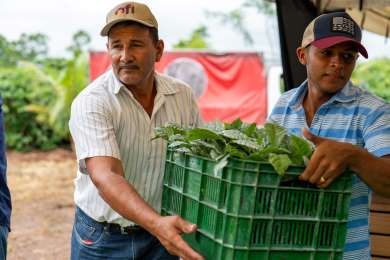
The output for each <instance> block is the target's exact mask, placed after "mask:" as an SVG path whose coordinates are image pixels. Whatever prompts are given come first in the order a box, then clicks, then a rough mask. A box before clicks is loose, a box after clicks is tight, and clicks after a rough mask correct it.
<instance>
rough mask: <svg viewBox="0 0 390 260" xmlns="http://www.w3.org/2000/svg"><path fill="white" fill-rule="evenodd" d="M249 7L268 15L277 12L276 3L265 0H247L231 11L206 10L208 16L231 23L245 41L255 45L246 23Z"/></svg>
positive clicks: (224, 23) (227, 23)
mask: <svg viewBox="0 0 390 260" xmlns="http://www.w3.org/2000/svg"><path fill="white" fill-rule="evenodd" d="M248 9H252V10H253V9H254V10H255V11H256V12H258V13H262V14H265V15H267V16H274V15H275V14H276V11H275V4H274V3H270V2H267V1H265V0H247V1H245V2H244V3H243V4H242V5H241V6H240V7H238V8H236V9H234V10H232V11H230V12H227V13H224V12H218V11H217V12H211V11H206V16H207V17H208V18H212V19H216V20H218V21H219V22H220V23H221V24H223V25H230V26H231V27H232V28H233V30H235V31H236V32H238V33H239V34H241V35H242V36H243V38H244V42H245V43H247V44H248V45H253V43H254V41H253V37H252V35H251V34H250V32H249V30H248V28H247V27H246V26H245V23H244V20H245V18H246V11H247V10H248Z"/></svg>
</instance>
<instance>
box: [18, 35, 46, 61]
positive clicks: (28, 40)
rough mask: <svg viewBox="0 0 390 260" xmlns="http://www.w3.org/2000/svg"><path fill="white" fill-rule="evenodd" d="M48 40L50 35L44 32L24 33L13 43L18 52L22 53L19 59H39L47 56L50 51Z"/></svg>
mask: <svg viewBox="0 0 390 260" xmlns="http://www.w3.org/2000/svg"><path fill="white" fill-rule="evenodd" d="M47 40H48V37H47V36H46V35H44V34H42V33H32V34H26V33H22V34H21V35H20V37H19V39H18V40H16V41H15V42H13V43H12V44H13V46H14V49H15V51H16V53H18V54H19V55H20V57H19V60H24V61H38V60H40V59H43V58H45V57H47V53H48V51H49V46H48V43H47Z"/></svg>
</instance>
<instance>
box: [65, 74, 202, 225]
mask: <svg viewBox="0 0 390 260" xmlns="http://www.w3.org/2000/svg"><path fill="white" fill-rule="evenodd" d="M155 79H156V83H157V84H156V86H157V94H156V97H155V100H154V107H153V112H152V115H151V117H149V115H148V114H147V112H146V111H145V110H144V109H143V107H142V106H141V105H140V104H139V103H138V101H136V99H135V98H134V97H133V95H132V93H131V92H130V91H129V90H128V89H127V88H126V87H125V86H124V85H123V84H121V83H120V81H119V80H118V79H117V78H116V77H115V75H114V73H113V71H112V70H109V71H108V72H106V73H105V74H103V75H102V76H100V77H99V78H97V79H96V80H95V81H93V82H92V83H91V84H90V85H88V86H87V87H86V88H85V89H84V90H83V91H82V92H81V93H80V94H79V95H78V96H77V97H76V98H75V100H74V101H73V104H72V109H71V117H70V121H69V128H70V132H71V135H72V138H73V140H74V143H75V147H76V155H77V161H78V171H77V177H76V179H75V181H74V182H75V193H74V199H75V203H76V205H77V206H78V207H80V208H81V209H82V210H83V211H84V212H85V213H87V214H88V215H89V216H90V217H91V218H93V219H95V220H96V221H107V222H109V223H118V224H120V225H121V226H128V225H132V224H134V223H133V222H131V221H129V220H127V219H124V218H123V217H121V216H120V215H119V214H118V213H116V212H115V211H114V210H113V209H112V208H111V207H110V206H109V205H108V204H107V203H106V202H105V201H104V200H103V199H102V197H101V196H100V195H99V192H98V190H97V188H96V187H95V185H94V184H93V183H92V181H91V179H90V177H89V175H88V172H87V170H86V168H85V162H84V159H85V158H89V157H94V156H111V157H114V158H117V159H119V160H120V161H121V162H122V166H123V169H124V174H125V178H126V179H127V180H128V182H129V183H130V184H131V185H133V187H134V188H135V189H136V190H137V191H138V193H139V194H140V195H141V196H142V197H143V198H144V200H145V201H146V202H147V203H148V204H149V205H150V206H151V207H153V208H154V209H155V210H157V211H158V212H160V210H161V196H162V180H163V174H164V165H165V153H166V142H165V141H163V140H161V139H155V140H153V141H152V140H151V139H152V138H153V137H154V129H155V127H159V126H164V125H165V124H166V123H176V124H179V125H182V126H199V125H200V124H201V118H200V114H199V109H198V106H197V102H196V100H195V97H194V95H193V93H192V90H191V88H190V87H189V86H188V85H186V84H185V83H184V82H182V81H179V80H176V79H173V78H171V77H167V76H164V75H161V74H158V73H155Z"/></svg>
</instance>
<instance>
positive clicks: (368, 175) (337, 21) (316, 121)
mask: <svg viewBox="0 0 390 260" xmlns="http://www.w3.org/2000/svg"><path fill="white" fill-rule="evenodd" d="M361 37H362V34H361V30H360V28H359V26H358V25H357V24H356V22H355V21H354V20H353V19H352V18H351V17H350V16H349V15H348V14H347V13H345V12H334V13H329V14H324V15H321V16H319V17H317V18H316V19H314V20H313V21H312V22H311V23H310V24H309V25H308V26H307V28H306V30H305V32H304V34H303V38H302V44H301V46H300V47H299V48H298V49H297V55H298V59H299V61H300V62H301V63H302V64H303V65H305V66H306V71H307V80H306V81H304V82H303V83H302V84H301V86H299V87H298V88H295V89H293V90H291V91H288V92H286V93H285V94H283V95H282V97H281V98H280V99H279V101H278V102H277V104H276V106H275V107H274V109H273V111H272V113H271V115H270V118H269V120H270V121H273V122H276V123H279V124H281V125H283V126H285V127H286V128H288V129H289V131H290V132H291V133H294V134H298V135H302V134H303V135H304V136H305V137H306V138H307V139H309V140H311V141H312V142H313V143H314V144H315V145H316V150H315V152H314V154H313V156H312V158H311V160H310V161H309V163H308V165H307V167H306V169H305V171H304V172H303V173H302V175H301V176H300V179H301V180H303V181H309V182H311V183H313V184H316V185H317V186H318V187H320V188H325V187H328V186H329V185H330V184H331V183H332V182H333V181H334V180H335V179H336V178H337V177H338V176H340V175H341V174H342V173H343V172H344V171H345V170H346V169H347V168H349V169H351V170H353V171H354V172H355V173H356V174H355V175H354V176H353V183H352V195H351V203H350V205H349V216H348V224H347V229H348V230H347V240H346V244H345V247H344V257H343V259H370V258H371V257H370V240H369V238H370V234H369V230H368V227H369V201H370V199H369V196H370V192H371V190H373V191H375V192H377V193H378V194H382V195H383V196H390V189H389V187H390V105H389V104H387V103H386V102H385V101H383V100H381V99H380V98H378V97H376V96H374V95H372V94H370V93H369V92H367V91H366V90H363V89H361V88H358V87H356V86H354V85H353V84H352V83H351V82H350V81H349V79H350V77H351V74H352V71H353V70H354V68H355V63H356V60H357V58H358V53H360V54H361V55H362V56H364V57H365V58H367V57H368V54H367V51H366V49H365V48H364V46H363V45H362V44H361ZM302 129H303V132H302Z"/></svg>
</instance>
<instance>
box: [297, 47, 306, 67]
mask: <svg viewBox="0 0 390 260" xmlns="http://www.w3.org/2000/svg"><path fill="white" fill-rule="evenodd" d="M306 55H307V53H306V51H305V48H302V47H298V48H297V57H298V60H299V62H300V63H301V64H302V65H306V63H307V62H306V59H307V57H306Z"/></svg>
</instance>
